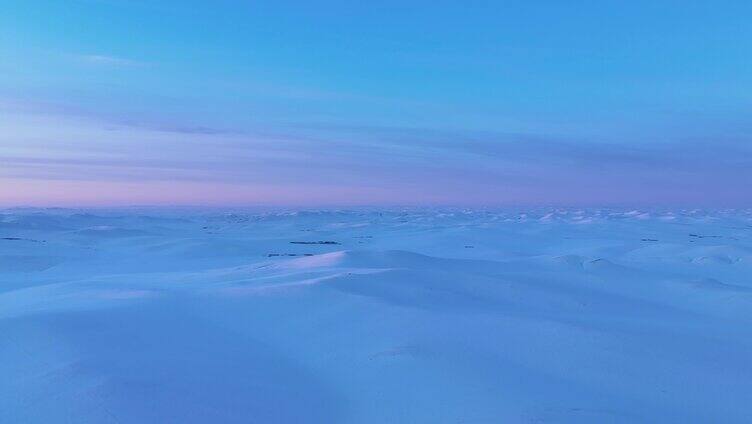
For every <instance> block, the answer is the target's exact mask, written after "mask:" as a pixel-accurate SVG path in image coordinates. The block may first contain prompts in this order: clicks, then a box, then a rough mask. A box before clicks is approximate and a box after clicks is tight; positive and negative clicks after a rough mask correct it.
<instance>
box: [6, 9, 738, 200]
mask: <svg viewBox="0 0 752 424" xmlns="http://www.w3.org/2000/svg"><path fill="white" fill-rule="evenodd" d="M0 8H1V9H2V13H0V205H2V206H22V205H29V206H117V205H146V204H154V205H168V204H169V205H214V206H222V205H232V206H239V205H249V206H251V205H291V206H292V205H296V206H297V205H300V206H320V205H343V206H345V205H468V206H510V205H562V206H570V205H579V206H610V205H638V206H642V205H645V206H650V205H656V206H667V205H687V206H724V207H725V206H732V207H733V206H752V190H750V189H749V187H748V186H749V184H750V183H749V181H752V119H751V118H752V113H751V112H752V25H750V24H749V22H750V20H749V19H750V18H749V17H750V16H752V2H749V1H746V0H736V1H723V0H720V1H703V0H697V1H691V2H690V1H667V0H649V1H648V0H633V1H628V2H627V1H609V0H601V1H578V0H572V1H534V0H526V1H502V0H498V1H493V2H480V1H454V2H449V1H435V0H434V1H404V0H403V1H391V0H385V1H379V2H353V1H319V2H304V1H284V0H276V1H240V0H213V1H198V0H163V1H146V0H144V1H141V0H59V1H52V0H49V1H42V0H0Z"/></svg>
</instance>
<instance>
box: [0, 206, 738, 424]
mask: <svg viewBox="0 0 752 424" xmlns="http://www.w3.org/2000/svg"><path fill="white" fill-rule="evenodd" d="M750 358H752V211H749V210H735V211H734V210H724V211H703V210H688V211H682V210H673V211H669V210H623V211H621V210H611V209H608V210H607V209H602V210H601V209H592V210H591V209H588V210H574V209H572V210H567V209H527V210H503V211H483V210H477V211H473V210H459V209H457V210H452V209H443V210H428V209H426V210H422V209H405V210H398V209H393V210H342V211H304V210H300V211H284V212H248V211H232V212H223V211H212V210H157V209H143V210H138V209H129V210H91V211H73V210H61V209H54V210H42V209H13V210H6V211H2V212H0V423H302V422H306V423H542V422H553V423H583V422H585V423H632V422H660V423H686V422H708V423H710V422H724V423H746V422H752V361H751V360H750Z"/></svg>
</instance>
